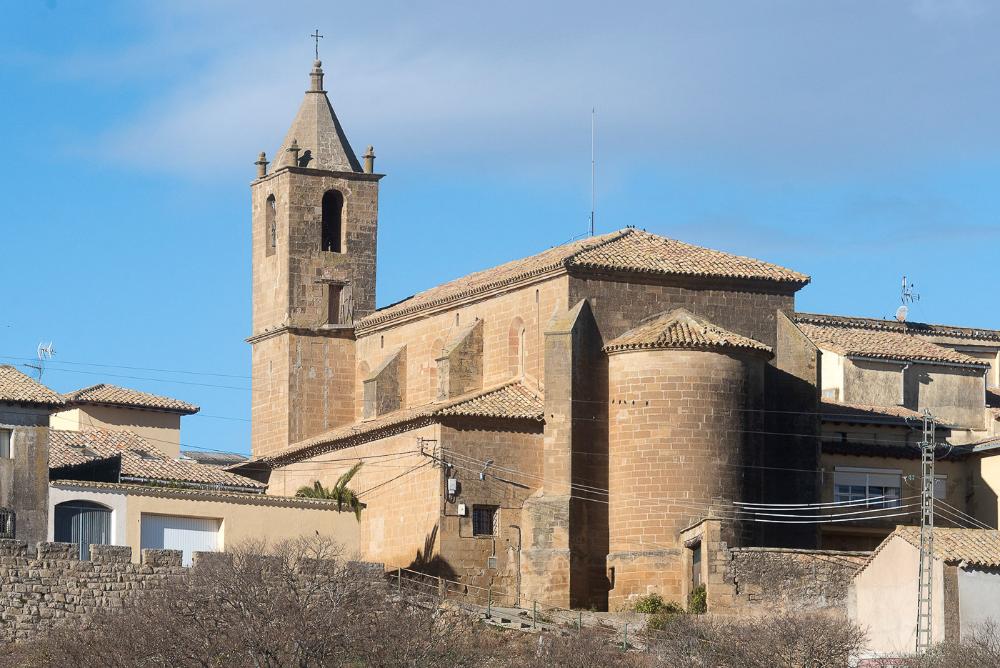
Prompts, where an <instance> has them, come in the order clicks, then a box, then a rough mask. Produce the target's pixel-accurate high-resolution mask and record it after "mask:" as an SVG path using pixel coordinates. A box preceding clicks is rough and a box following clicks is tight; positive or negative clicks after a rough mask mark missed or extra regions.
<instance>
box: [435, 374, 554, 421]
mask: <svg viewBox="0 0 1000 668" xmlns="http://www.w3.org/2000/svg"><path fill="white" fill-rule="evenodd" d="M544 410H545V407H544V405H543V403H542V399H541V398H540V397H539V395H538V393H537V392H533V391H532V390H531V389H529V388H528V387H527V386H526V385H523V384H521V383H516V384H512V385H505V386H503V387H501V388H499V389H497V390H494V391H492V392H487V393H485V394H481V395H479V396H475V397H472V398H471V399H467V400H465V401H462V402H461V403H457V404H454V405H452V406H449V407H447V408H442V409H440V410H438V411H437V415H454V416H462V417H482V418H502V419H521V420H539V421H541V420H542V417H543V413H544Z"/></svg>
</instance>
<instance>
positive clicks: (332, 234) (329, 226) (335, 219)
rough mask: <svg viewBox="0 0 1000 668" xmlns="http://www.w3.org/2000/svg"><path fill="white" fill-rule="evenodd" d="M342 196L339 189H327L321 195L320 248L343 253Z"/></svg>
mask: <svg viewBox="0 0 1000 668" xmlns="http://www.w3.org/2000/svg"><path fill="white" fill-rule="evenodd" d="M343 216H344V196H343V195H342V194H341V193H340V191H339V190H328V191H326V193H325V194H324V195H323V229H322V233H321V234H322V237H321V239H320V249H321V250H323V251H326V252H329V253H343V252H344V244H343V236H344V225H343Z"/></svg>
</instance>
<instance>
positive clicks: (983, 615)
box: [958, 568, 1000, 640]
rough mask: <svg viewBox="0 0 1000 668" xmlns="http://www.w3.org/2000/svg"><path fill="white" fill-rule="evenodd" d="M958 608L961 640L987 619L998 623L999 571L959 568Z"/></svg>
mask: <svg viewBox="0 0 1000 668" xmlns="http://www.w3.org/2000/svg"><path fill="white" fill-rule="evenodd" d="M958 610H959V617H960V620H961V625H960V627H959V633H960V634H961V638H962V640H966V639H967V638H968V637H969V635H970V634H971V633H972V631H974V630H975V628H976V627H977V626H979V625H981V624H982V623H983V622H985V621H986V620H988V619H992V620H994V621H996V622H998V623H1000V572H998V571H996V570H993V571H987V570H977V569H974V568H968V569H966V568H959V569H958Z"/></svg>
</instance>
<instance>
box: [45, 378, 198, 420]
mask: <svg viewBox="0 0 1000 668" xmlns="http://www.w3.org/2000/svg"><path fill="white" fill-rule="evenodd" d="M63 398H64V399H65V400H66V403H67V404H70V405H82V404H83V405H85V404H99V405H102V406H124V407H126V408H145V409H151V410H158V411H167V412H170V413H181V414H183V415H190V414H192V413H197V412H198V411H199V410H201V409H200V408H198V406H195V405H194V404H189V403H187V402H186V401H181V400H179V399H171V398H170V397H162V396H159V395H157V394H150V393H148V392H140V391H139V390H132V389H129V388H127V387H118V386H117V385H108V384H107V383H101V384H99V385H91V386H90V387H85V388H83V389H82V390H76V391H74V392H67V393H66V394H64V395H63Z"/></svg>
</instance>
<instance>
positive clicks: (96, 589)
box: [0, 540, 201, 642]
mask: <svg viewBox="0 0 1000 668" xmlns="http://www.w3.org/2000/svg"><path fill="white" fill-rule="evenodd" d="M77 550H78V548H77V546H76V545H75V544H72V543H38V546H37V550H29V549H28V544H27V543H26V542H24V541H16V540H0V642H11V641H14V640H28V639H30V638H32V637H34V636H35V635H37V634H39V633H42V632H44V631H45V630H47V629H50V628H52V627H54V626H56V625H59V624H64V623H74V622H80V621H83V619H84V618H85V617H86V616H88V615H90V614H93V613H94V612H96V611H98V610H108V609H115V608H121V607H123V606H125V605H128V598H129V596H130V594H133V593H135V592H137V591H143V590H149V589H155V588H157V587H162V586H163V585H164V584H165V583H167V582H169V581H171V580H173V579H176V578H180V577H183V575H184V574H185V573H187V571H188V569H187V568H184V567H182V566H181V552H180V551H179V550H143V551H142V563H141V564H133V563H132V562H131V559H132V548H130V547H124V546H118V545H94V546H92V547H91V560H90V561H79V560H78V559H76V558H75V556H74V555H75V554H76V553H77ZM197 554H201V553H196V555H197ZM195 562H196V563H197V556H196V560H195Z"/></svg>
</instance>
